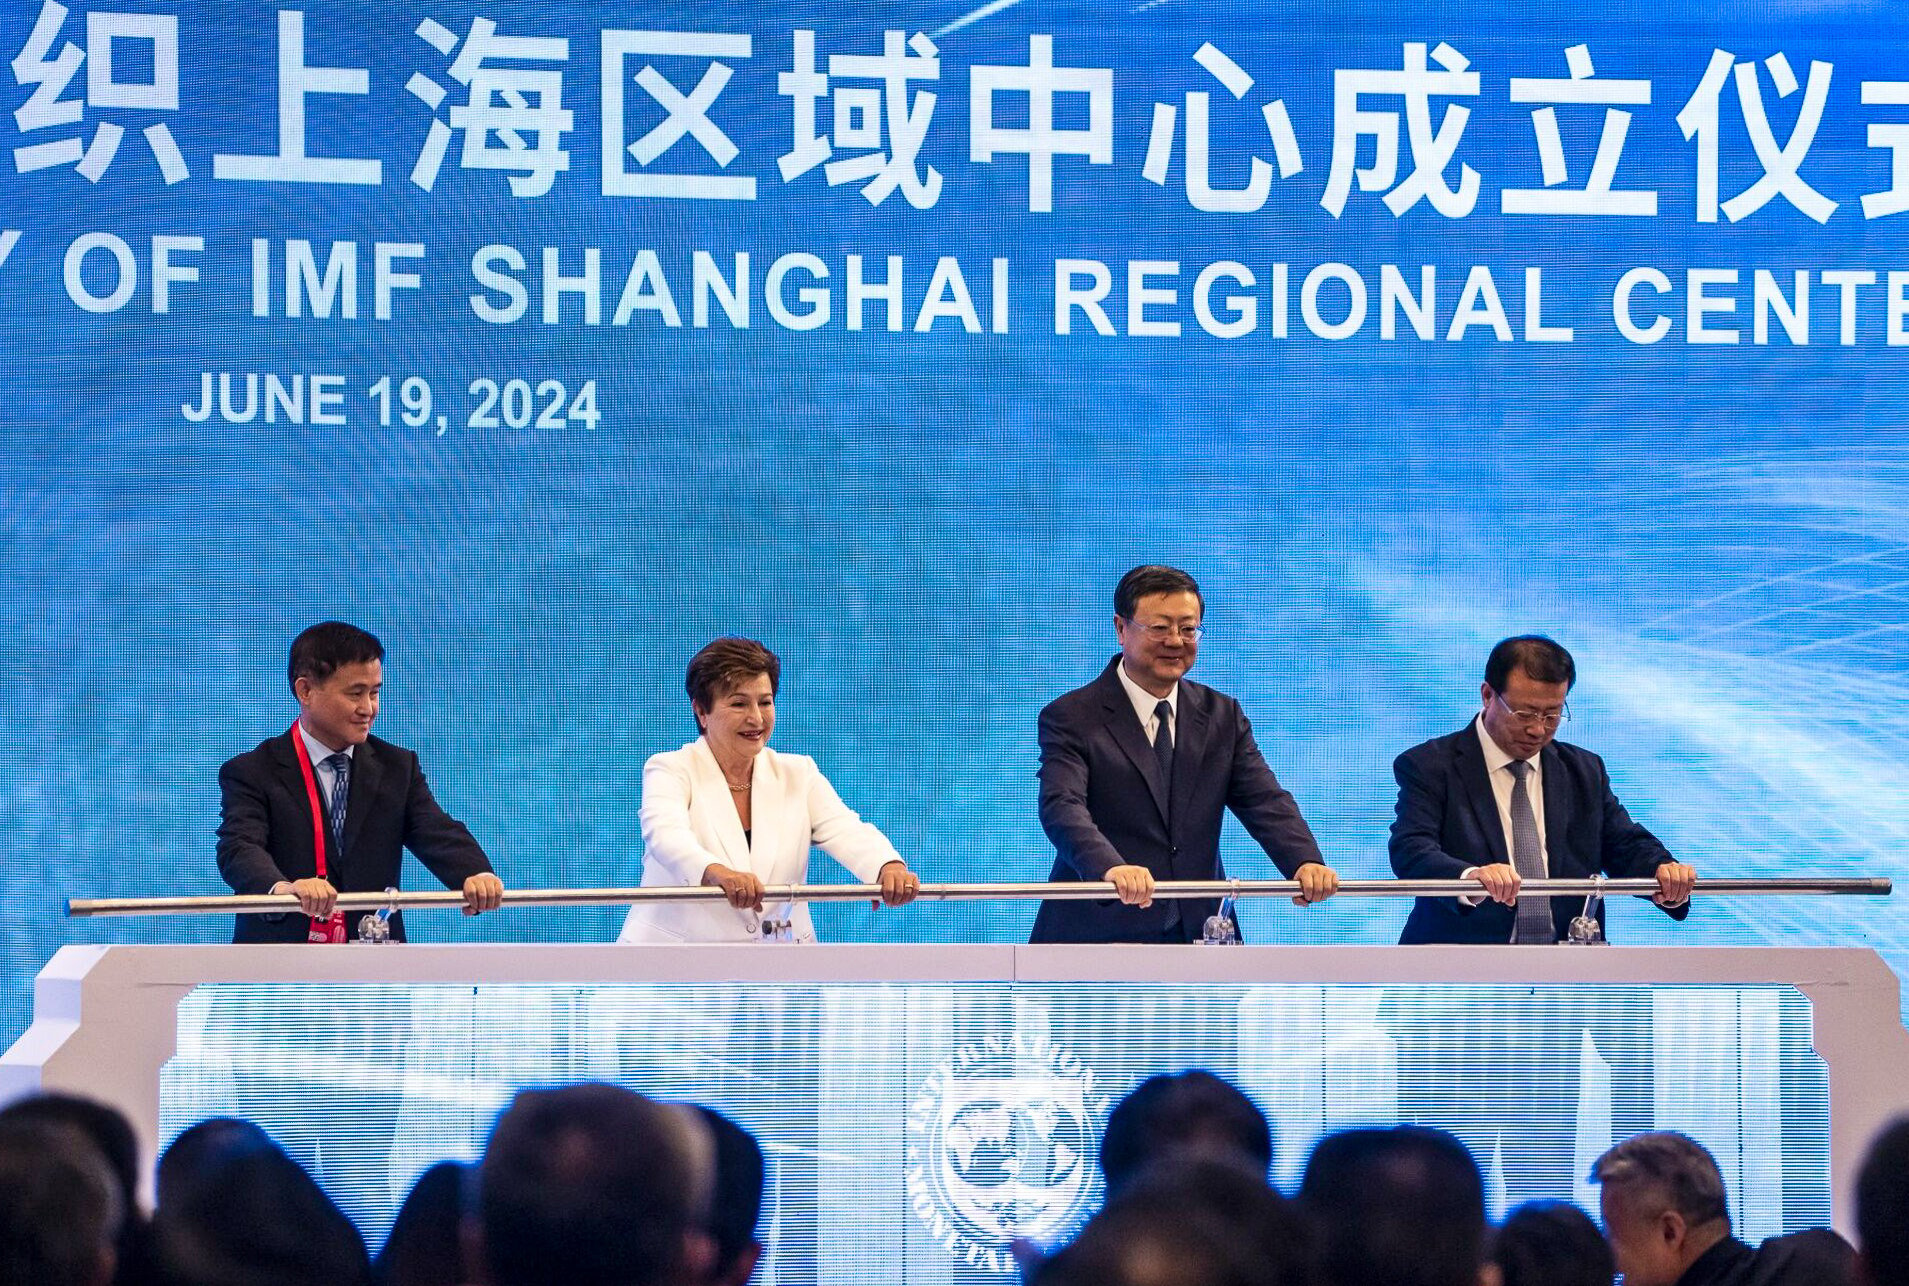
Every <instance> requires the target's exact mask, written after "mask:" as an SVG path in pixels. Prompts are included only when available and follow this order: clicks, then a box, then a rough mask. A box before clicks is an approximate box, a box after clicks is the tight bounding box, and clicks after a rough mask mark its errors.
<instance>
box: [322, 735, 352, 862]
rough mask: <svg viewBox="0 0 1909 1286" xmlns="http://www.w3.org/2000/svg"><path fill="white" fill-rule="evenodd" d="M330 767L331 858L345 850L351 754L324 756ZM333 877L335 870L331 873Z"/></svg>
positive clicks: (326, 765) (334, 858)
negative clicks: (346, 805) (346, 806)
mask: <svg viewBox="0 0 1909 1286" xmlns="http://www.w3.org/2000/svg"><path fill="white" fill-rule="evenodd" d="M325 767H327V768H329V769H331V855H332V858H333V860H334V861H335V860H337V859H338V858H340V857H343V856H344V852H345V804H346V803H347V802H348V800H349V798H350V795H351V756H350V755H348V754H345V753H344V752H343V751H340V752H339V753H337V754H335V755H327V756H326V757H325ZM332 875H333V878H334V879H335V878H336V876H337V872H333V873H332Z"/></svg>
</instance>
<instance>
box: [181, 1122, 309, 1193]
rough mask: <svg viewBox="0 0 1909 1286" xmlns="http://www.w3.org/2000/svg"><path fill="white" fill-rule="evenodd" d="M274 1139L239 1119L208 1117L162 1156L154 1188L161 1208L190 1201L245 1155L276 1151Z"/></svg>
mask: <svg viewBox="0 0 1909 1286" xmlns="http://www.w3.org/2000/svg"><path fill="white" fill-rule="evenodd" d="M277 1147H278V1144H276V1143H274V1142H273V1141H272V1136H271V1135H269V1134H267V1133H266V1132H265V1131H264V1130H262V1129H260V1128H259V1127H258V1126H256V1125H254V1124H253V1123H252V1122H250V1121H243V1120H240V1119H239V1118H238V1117H236V1116H209V1117H207V1118H206V1119H205V1120H203V1121H200V1122H199V1123H198V1124H196V1125H189V1126H187V1127H186V1128H185V1129H184V1130H181V1131H180V1132H179V1137H177V1138H175V1139H174V1140H173V1141H172V1142H171V1143H169V1144H167V1145H166V1150H165V1151H164V1152H161V1153H160V1154H159V1166H158V1169H157V1171H156V1176H155V1182H154V1188H155V1190H156V1192H157V1195H158V1199H159V1201H158V1204H159V1205H161V1206H175V1205H178V1204H179V1203H181V1202H182V1201H186V1200H188V1199H189V1194H190V1192H191V1190H192V1189H193V1188H195V1187H197V1186H198V1185H199V1184H200V1183H201V1182H203V1181H205V1180H207V1179H208V1178H210V1177H211V1176H213V1175H215V1174H217V1172H218V1170H219V1167H220V1166H222V1165H224V1164H225V1163H226V1162H227V1161H230V1160H231V1159H232V1158H233V1157H235V1156H238V1155H240V1154H242V1153H245V1152H255V1151H271V1150H276V1149H277Z"/></svg>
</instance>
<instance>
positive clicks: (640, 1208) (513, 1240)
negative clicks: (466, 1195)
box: [478, 1084, 715, 1286]
mask: <svg viewBox="0 0 1909 1286" xmlns="http://www.w3.org/2000/svg"><path fill="white" fill-rule="evenodd" d="M714 1153H715V1149H714V1146H713V1144H712V1143H711V1141H710V1136H709V1130H708V1128H707V1127H706V1126H705V1125H704V1124H703V1123H702V1119H701V1118H700V1117H699V1116H698V1115H697V1113H695V1112H694V1111H692V1110H691V1109H689V1108H685V1107H679V1106H676V1105H673V1104H666V1103H657V1102H654V1101H652V1100H650V1099H647V1098H644V1097H643V1096H642V1095H640V1094H636V1093H633V1092H632V1091H630V1090H627V1089H622V1088H620V1087H618V1086H614V1085H595V1084H593V1085H567V1086H563V1087H562V1088H558V1089H538V1090H525V1091H523V1092H522V1093H520V1094H519V1095H518V1096H517V1097H516V1099H515V1100H514V1101H513V1102H512V1103H511V1105H510V1106H509V1107H508V1108H507V1109H505V1111H504V1113H503V1115H502V1116H500V1117H498V1119H497V1127H496V1129H494V1130H493V1131H492V1132H491V1137H490V1146H489V1147H488V1148H486V1149H485V1152H484V1160H483V1162H482V1164H481V1165H480V1167H479V1171H478V1192H479V1197H478V1210H479V1220H478V1229H479V1233H478V1241H479V1246H478V1253H479V1254H480V1256H481V1257H482V1261H483V1264H484V1266H485V1267H486V1269H487V1270H488V1280H489V1282H490V1283H491V1286H543V1284H545V1283H550V1282H563V1283H566V1286H673V1284H674V1283H679V1282H700V1281H702V1280H704V1279H705V1278H706V1277H707V1275H708V1273H709V1269H710V1266H711V1264H712V1263H713V1261H714V1258H715V1252H714V1248H713V1239H712V1238H711V1237H710V1235H709V1232H708V1228H709V1212H710V1198H711V1192H712V1189H713V1185H714V1182H715V1155H714Z"/></svg>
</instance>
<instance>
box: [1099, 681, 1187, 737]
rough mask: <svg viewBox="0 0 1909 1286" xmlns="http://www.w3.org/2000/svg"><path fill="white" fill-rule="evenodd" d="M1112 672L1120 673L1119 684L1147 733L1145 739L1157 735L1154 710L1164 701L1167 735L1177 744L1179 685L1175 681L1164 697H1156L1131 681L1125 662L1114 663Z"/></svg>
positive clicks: (1157, 725) (1178, 733) (1178, 735)
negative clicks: (1125, 691)
mask: <svg viewBox="0 0 1909 1286" xmlns="http://www.w3.org/2000/svg"><path fill="white" fill-rule="evenodd" d="M1114 672H1115V673H1117V674H1118V675H1120V686H1121V687H1123V688H1125V689H1126V690H1127V700H1129V701H1131V702H1133V712H1134V713H1135V714H1137V715H1139V716H1140V726H1141V728H1142V729H1143V730H1145V732H1146V734H1147V741H1148V742H1149V743H1151V742H1152V741H1153V739H1154V737H1155V736H1157V735H1159V731H1160V719H1159V716H1158V715H1156V714H1155V713H1154V712H1155V711H1156V710H1157V709H1158V708H1159V706H1160V703H1161V702H1162V701H1164V702H1166V703H1167V737H1168V739H1170V740H1171V741H1172V742H1173V744H1174V745H1176V746H1177V745H1179V744H1180V685H1179V684H1177V683H1176V684H1174V685H1173V691H1171V692H1169V693H1167V694H1166V695H1165V696H1164V697H1156V696H1155V695H1153V693H1151V692H1149V691H1147V690H1146V689H1145V688H1143V687H1141V686H1140V685H1139V684H1138V683H1135V682H1134V681H1133V676H1132V675H1130V674H1128V673H1127V666H1126V663H1125V662H1122V663H1121V664H1119V665H1116V666H1115V667H1114Z"/></svg>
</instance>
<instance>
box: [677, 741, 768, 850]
mask: <svg viewBox="0 0 1909 1286" xmlns="http://www.w3.org/2000/svg"><path fill="white" fill-rule="evenodd" d="M694 762H695V764H696V786H697V790H696V797H695V804H694V807H698V808H701V809H702V810H703V816H704V817H706V818H707V819H708V820H709V824H710V825H711V826H712V827H714V828H715V835H716V843H717V846H718V847H719V848H721V849H722V858H723V865H724V866H727V867H729V868H730V869H731V870H736V871H749V870H754V869H755V868H754V866H753V865H752V864H751V862H750V860H749V858H750V853H749V840H748V839H747V837H745V836H744V835H743V833H742V817H741V816H740V815H739V814H738V813H737V812H736V804H735V797H734V795H733V794H732V793H731V792H730V789H729V781H728V779H727V778H725V777H724V776H723V770H722V765H720V764H718V763H717V762H716V755H715V752H714V751H712V750H711V749H710V748H709V743H708V742H707V741H702V740H698V741H697V742H696V753H695V756H694ZM752 771H754V772H755V773H756V774H758V775H757V776H755V777H752V778H751V779H750V780H751V782H752V784H753V783H759V782H760V781H761V777H760V774H761V772H762V756H761V755H757V756H756V764H755V767H754V769H753V770H752ZM760 789H761V786H760V785H759V784H758V785H754V788H753V789H752V790H751V791H750V794H751V795H754V794H755V793H756V791H758V790H760ZM750 820H751V822H752V823H753V824H754V826H760V825H761V824H762V823H761V820H760V819H759V818H756V817H753V816H752V817H751V818H750ZM752 829H753V827H752Z"/></svg>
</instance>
